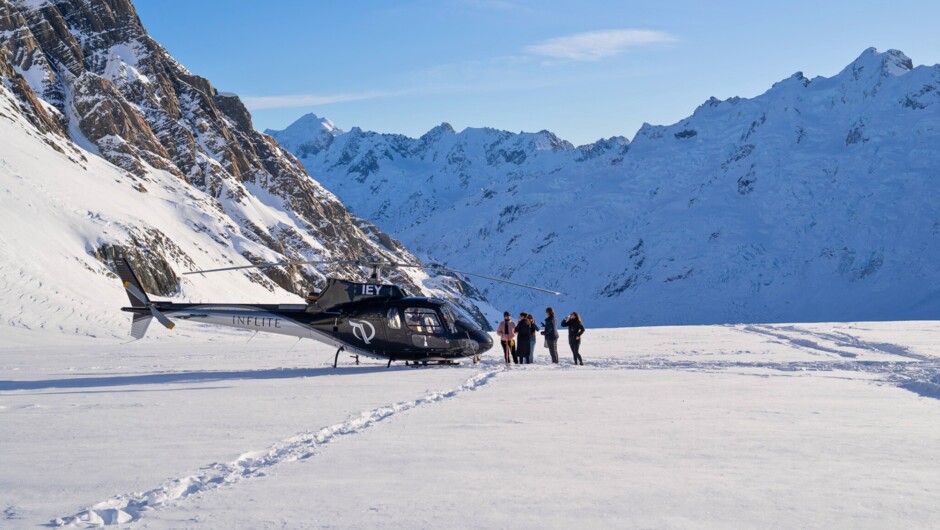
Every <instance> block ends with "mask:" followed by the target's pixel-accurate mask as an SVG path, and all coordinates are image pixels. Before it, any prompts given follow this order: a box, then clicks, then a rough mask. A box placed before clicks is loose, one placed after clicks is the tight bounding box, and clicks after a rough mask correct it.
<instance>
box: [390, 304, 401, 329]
mask: <svg viewBox="0 0 940 530" xmlns="http://www.w3.org/2000/svg"><path fill="white" fill-rule="evenodd" d="M387 318H388V327H389V329H401V317H400V316H399V315H398V308H397V307H392V308H389V310H388V316H387Z"/></svg>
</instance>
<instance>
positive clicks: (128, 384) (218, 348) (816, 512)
mask: <svg viewBox="0 0 940 530" xmlns="http://www.w3.org/2000/svg"><path fill="white" fill-rule="evenodd" d="M15 331H18V332H19V334H23V331H22V330H15ZM938 332H940V327H938V324H937V323H936V322H892V323H874V324H873V323H853V324H835V325H832V324H819V325H804V324H799V325H787V326H766V325H747V326H703V327H685V328H678V327H658V328H631V329H593V330H591V331H590V333H589V334H588V335H586V336H585V344H584V348H583V350H582V351H583V353H584V355H585V361H586V363H585V364H586V365H585V366H584V367H574V366H571V365H570V364H567V362H563V363H562V364H560V365H552V364H548V363H547V355H546V354H545V351H546V350H545V349H543V348H539V350H538V359H537V361H538V362H537V363H536V364H534V365H526V366H513V367H510V368H506V367H505V366H504V365H503V363H502V361H501V359H499V356H498V355H492V354H490V355H487V356H486V357H485V358H484V362H483V363H481V364H479V365H472V364H469V363H466V364H464V365H462V366H459V367H451V368H445V369H417V370H416V369H412V368H405V367H394V366H393V367H392V368H391V369H386V368H385V366H384V364H381V363H368V362H367V363H366V364H364V365H363V366H358V367H357V366H354V365H353V364H352V363H351V361H350V360H348V359H344V362H343V364H342V365H341V366H340V367H339V368H338V369H336V370H334V369H333V368H332V367H331V366H330V364H331V362H332V351H331V350H330V349H329V348H328V347H326V346H323V345H320V344H316V343H312V342H305V343H302V344H301V345H300V346H298V347H297V348H294V349H292V348H291V346H292V345H293V343H294V341H292V340H291V339H289V338H286V337H277V336H260V335H259V336H258V337H257V338H255V339H254V340H252V342H251V343H250V344H245V340H246V339H247V338H248V336H249V334H247V333H227V334H215V335H212V336H209V335H206V336H197V337H192V338H187V337H183V336H181V335H180V334H177V335H174V336H172V337H168V338H167V339H165V340H160V341H154V340H144V341H138V342H134V343H130V344H126V345H121V344H117V343H116V342H111V343H110V344H106V342H108V341H104V340H102V339H90V338H87V337H70V338H69V339H68V340H63V339H62V338H57V337H56V336H55V335H54V334H48V333H42V332H30V333H29V335H28V337H26V338H25V339H24V340H25V342H24V344H25V345H24V344H19V343H18V340H19V339H18V334H17V333H13V334H11V335H9V336H10V338H11V339H12V341H13V345H10V343H9V342H3V343H0V422H2V424H3V429H0V447H3V465H2V466H0V528H2V529H7V528H9V529H11V530H12V529H16V530H19V529H23V528H35V527H37V526H38V525H44V524H49V523H52V526H56V525H69V526H71V527H79V528H82V527H98V526H102V525H105V524H107V523H112V524H114V526H113V527H119V528H131V529H133V528H153V529H163V528H168V529H169V528H172V529H178V528H200V529H203V528H204V529H216V528H218V529H228V528H376V527H381V528H574V527H579V528H585V527H586V528H603V527H617V528H688V527H699V528H702V527H707V528H730V527H734V528H776V527H788V528H789V527H799V528H803V527H811V528H834V527H835V528H843V527H845V528H931V527H934V526H936V521H937V518H938V517H940V504H938V503H937V502H936V492H937V490H938V488H940V458H937V448H938V447H940V427H938V426H940V400H938V399H937V398H940V359H938V357H937V355H936V353H937V352H936V347H935V344H936V336H937V333H938ZM209 337H211V340H207V339H208V338H209ZM565 353H567V352H565ZM568 359H569V357H568V356H567V354H566V355H564V356H563V361H567V360H568Z"/></svg>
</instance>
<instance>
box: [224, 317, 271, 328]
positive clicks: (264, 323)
mask: <svg viewBox="0 0 940 530" xmlns="http://www.w3.org/2000/svg"><path fill="white" fill-rule="evenodd" d="M232 325H233V326H245V327H256V328H280V327H281V319H280V318H278V317H255V316H249V317H240V316H237V315H233V316H232Z"/></svg>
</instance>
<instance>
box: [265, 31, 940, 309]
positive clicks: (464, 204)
mask: <svg viewBox="0 0 940 530" xmlns="http://www.w3.org/2000/svg"><path fill="white" fill-rule="evenodd" d="M938 89H940V66H937V65H935V66H919V67H917V68H914V66H913V63H912V61H911V60H910V59H909V58H907V57H906V56H905V55H904V54H903V53H901V52H900V51H896V50H889V51H887V52H883V53H881V52H878V51H877V50H875V49H869V50H866V51H865V52H863V53H862V54H861V56H859V57H858V58H857V59H856V60H854V61H852V62H851V63H850V64H849V65H848V66H847V67H846V68H845V69H843V70H842V71H841V72H839V73H838V74H836V75H834V76H832V77H828V78H827V77H816V78H814V79H808V78H806V77H804V76H803V74H802V73H796V74H794V75H792V76H790V77H789V78H787V79H784V80H783V81H780V82H779V83H777V84H775V85H774V86H773V87H772V88H771V89H770V90H768V91H767V92H765V93H764V94H762V95H760V96H757V97H755V98H751V99H745V98H731V99H728V100H724V101H719V100H717V99H714V98H712V99H710V100H708V101H706V102H705V103H704V104H702V105H701V106H700V107H699V108H697V109H695V112H694V113H693V114H692V115H691V116H690V117H688V118H686V119H683V120H681V121H679V122H678V123H675V124H673V125H669V126H652V125H648V124H644V125H643V127H642V128H641V129H640V130H639V131H638V132H637V133H636V135H635V136H634V138H633V140H632V141H629V140H627V138H624V137H614V138H609V139H606V140H600V141H598V142H595V143H593V144H589V145H584V146H580V147H575V146H573V145H572V144H570V143H568V142H566V141H564V140H561V139H559V138H558V137H557V136H555V135H554V134H552V133H550V132H548V131H541V132H537V133H518V134H515V133H511V132H507V131H500V130H495V129H486V128H484V129H465V130H463V131H460V132H456V131H454V129H453V128H452V127H451V126H450V125H448V124H446V123H444V124H442V125H440V126H438V127H435V128H434V129H432V130H430V131H429V132H428V133H427V134H425V135H424V136H422V137H420V138H417V139H415V138H408V137H405V136H401V135H394V134H378V133H374V132H366V131H362V130H360V129H358V128H353V129H352V130H350V131H349V132H343V131H341V130H339V129H337V128H336V127H335V126H334V125H333V124H332V123H331V122H330V121H329V120H326V119H321V118H318V117H317V116H314V115H312V114H311V115H307V116H304V117H302V118H300V119H299V120H297V122H295V123H294V124H292V125H291V126H290V127H288V128H287V129H285V130H283V131H266V132H267V133H268V134H270V135H272V136H273V137H274V138H275V139H277V141H278V142H279V143H280V144H281V145H282V146H283V147H284V148H286V149H288V150H290V151H291V152H292V153H294V154H295V155H296V156H297V157H298V158H299V159H300V160H301V161H302V162H303V164H304V165H305V166H306V168H307V170H308V171H309V172H310V173H311V174H312V175H314V176H315V177H316V178H317V179H318V180H319V181H320V182H321V183H323V184H324V185H325V186H326V187H327V189H329V190H330V191H332V192H333V193H335V194H336V195H337V196H338V197H339V198H340V199H341V200H342V201H343V203H344V204H346V206H347V207H348V208H349V209H350V211H352V212H353V213H355V214H356V215H358V216H361V217H363V218H365V219H368V220H369V221H370V222H373V223H375V224H377V225H378V226H380V227H382V229H383V230H386V231H388V232H389V233H390V234H392V235H394V236H395V237H396V238H398V239H400V240H401V241H402V242H403V243H404V244H405V245H406V246H407V247H408V248H410V249H411V250H412V251H413V252H416V253H417V254H418V255H419V256H421V257H425V258H428V259H432V260H439V261H441V262H443V263H446V264H447V265H449V266H452V267H455V268H458V269H460V268H464V269H468V270H475V271H481V272H490V273H492V274H495V275H498V276H501V277H503V278H507V279H512V280H514V281H518V282H524V283H532V284H538V285H541V286H545V287H549V288H554V289H558V290H560V291H563V292H564V293H565V294H564V296H562V297H560V298H552V297H549V296H545V295H541V294H537V293H533V292H528V291H520V290H518V289H515V288H512V287H506V286H500V285H496V284H486V283H483V282H480V283H477V285H479V286H481V287H483V290H484V293H485V295H486V296H487V297H488V298H489V299H490V300H491V301H492V302H493V303H494V304H495V305H496V306H497V307H498V308H499V309H502V308H506V309H510V310H513V311H514V312H516V311H519V310H531V311H533V312H535V313H536V314H541V309H542V308H543V307H544V306H547V305H554V306H556V307H557V308H558V309H559V310H561V311H562V312H568V311H571V310H578V311H581V312H583V313H584V314H585V315H586V317H585V318H586V321H587V324H588V326H615V325H639V324H693V323H694V324H710V323H727V322H758V321H760V322H785V321H827V320H847V321H858V320H885V319H935V318H938V317H940V150H938V149H937V146H938V145H940V90H938Z"/></svg>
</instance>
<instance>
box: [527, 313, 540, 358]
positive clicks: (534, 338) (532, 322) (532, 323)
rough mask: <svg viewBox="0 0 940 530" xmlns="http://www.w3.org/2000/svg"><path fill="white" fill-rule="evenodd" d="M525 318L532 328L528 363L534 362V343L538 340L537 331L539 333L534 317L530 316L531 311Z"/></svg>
mask: <svg viewBox="0 0 940 530" xmlns="http://www.w3.org/2000/svg"><path fill="white" fill-rule="evenodd" d="M526 318H528V319H529V326H530V327H531V328H532V340H531V341H530V342H529V360H528V363H529V364H533V363H535V343H536V342H538V338H539V336H538V333H541V330H539V325H538V324H536V323H535V317H533V316H532V313H529V314H528V315H526Z"/></svg>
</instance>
